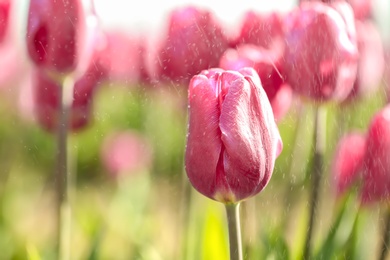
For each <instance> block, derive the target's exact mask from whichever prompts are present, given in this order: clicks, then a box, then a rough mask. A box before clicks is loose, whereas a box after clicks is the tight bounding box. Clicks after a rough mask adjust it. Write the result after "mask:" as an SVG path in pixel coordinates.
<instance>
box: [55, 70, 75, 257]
mask: <svg viewBox="0 0 390 260" xmlns="http://www.w3.org/2000/svg"><path fill="white" fill-rule="evenodd" d="M73 88H74V80H73V77H72V76H67V77H66V78H65V79H64V80H63V82H62V87H61V90H60V102H59V103H60V107H59V119H58V135H57V172H56V174H57V175H56V184H57V189H56V191H57V210H58V212H57V218H58V219H57V225H58V226H57V246H58V249H57V250H58V251H57V253H58V259H60V260H67V259H70V254H69V253H70V220H71V207H70V203H69V185H68V184H69V179H70V173H69V171H68V128H69V113H70V109H71V105H72V100H73Z"/></svg>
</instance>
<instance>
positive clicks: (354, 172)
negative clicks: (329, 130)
mask: <svg viewBox="0 0 390 260" xmlns="http://www.w3.org/2000/svg"><path fill="white" fill-rule="evenodd" d="M365 151H366V138H365V136H364V135H363V134H360V133H350V134H348V135H345V136H344V137H343V138H341V140H340V141H339V143H338V145H337V148H336V152H335V157H334V161H333V177H334V181H335V186H336V191H337V193H338V194H339V195H340V194H342V193H344V192H345V191H346V190H347V189H348V188H349V187H351V185H352V184H353V182H354V181H356V180H357V179H358V178H359V176H360V175H359V173H360V171H361V170H362V167H363V159H364V154H365Z"/></svg>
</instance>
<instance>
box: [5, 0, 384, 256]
mask: <svg viewBox="0 0 390 260" xmlns="http://www.w3.org/2000/svg"><path fill="white" fill-rule="evenodd" d="M373 2H374V5H373V6H374V9H373V10H374V11H373V13H374V16H373V20H374V21H375V24H376V26H377V28H378V30H379V32H380V34H381V37H382V41H383V43H384V46H387V47H388V39H389V37H390V31H389V25H390V21H389V19H390V15H389V13H390V2H388V1H386V0H376V1H373ZM12 3H13V4H14V6H13V9H12V12H13V15H12V19H13V22H12V26H13V27H12V30H11V32H10V34H11V36H10V38H11V39H12V41H11V40H10V41H11V42H6V43H5V44H3V45H2V46H0V53H1V54H0V57H1V58H0V84H1V86H0V118H1V120H2V123H1V124H0V166H1V167H0V259H31V260H39V259H54V256H55V239H54V238H55V233H54V230H55V221H54V216H55V192H54V190H53V185H52V184H53V173H54V171H55V167H56V162H55V156H56V143H55V135H54V134H53V133H51V132H50V131H46V130H45V127H42V125H41V124H40V123H39V122H38V121H39V120H37V115H36V114H35V112H34V111H36V110H35V108H36V106H37V104H35V103H34V102H35V101H34V99H33V98H32V95H33V89H32V85H33V83H32V73H31V66H32V64H31V63H30V61H29V59H28V57H27V52H26V46H25V42H24V39H25V33H26V31H25V30H26V29H25V28H26V22H27V10H28V4H29V2H28V1H27V0H14V1H13V2H12ZM190 4H191V5H196V6H199V7H203V8H207V9H209V10H211V11H212V12H214V13H215V15H216V17H218V19H220V21H221V24H222V25H223V28H224V31H226V32H228V33H234V31H235V30H236V28H237V27H238V26H240V25H241V21H242V18H243V15H244V13H245V12H246V11H248V10H254V11H258V12H260V11H261V12H270V11H280V12H288V11H289V10H291V9H292V8H293V7H294V6H296V5H297V3H296V2H295V1H286V0H278V1H245V2H242V3H238V2H237V1H233V2H231V3H230V2H229V3H228V2H226V1H219V0H218V1H206V0H202V1H196V2H190V1H164V2H161V1H154V0H144V1H141V2H137V3H135V2H133V1H123V0H111V1H105V0H95V8H96V13H97V15H98V17H99V22H100V23H101V25H102V28H103V29H104V30H105V31H108V32H109V31H115V32H117V31H120V32H124V33H125V34H127V35H130V36H131V37H139V36H142V37H151V38H158V37H159V35H161V34H164V33H165V31H166V29H167V19H168V18H167V17H168V15H169V12H170V11H171V10H173V9H174V8H176V7H182V6H186V5H190ZM11 47H12V48H11ZM121 48H124V47H123V45H118V50H119V52H121V51H120V50H122V49H121ZM123 50H124V49H123ZM123 53H124V54H123V55H125V53H126V52H123ZM1 59H2V60H1ZM129 59H131V58H129ZM118 66H119V67H120V66H121V65H118ZM130 68H131V66H130ZM123 73H124V74H126V73H128V74H129V75H130V76H131V75H132V73H134V71H132V70H129V71H128V72H126V71H124V72H123ZM123 73H122V74H120V75H123ZM387 73H389V70H388V69H387ZM388 76H389V75H387V77H388ZM386 82H387V81H386V78H384V79H383V80H381V82H380V86H379V88H378V90H377V91H375V92H373V93H371V94H370V95H367V96H366V97H365V98H364V99H361V100H360V101H359V102H356V103H354V104H353V105H345V106H342V107H341V108H340V106H336V105H334V104H330V105H327V106H326V111H327V112H326V113H327V114H326V115H327V116H326V119H327V129H326V137H327V146H326V159H325V172H326V175H325V177H324V185H323V186H322V187H323V188H322V191H321V193H322V201H321V203H320V205H321V208H320V209H319V212H320V213H319V216H320V221H318V229H317V231H316V234H315V244H316V245H317V246H316V248H317V249H318V248H320V247H321V246H320V245H322V243H323V241H324V239H323V238H324V237H326V235H327V233H328V231H329V229H330V226H331V225H332V223H333V222H334V218H335V215H337V214H336V213H337V212H338V210H337V209H338V207H339V203H340V200H339V199H338V198H337V197H336V194H335V189H334V185H333V182H334V180H333V178H332V176H331V163H332V160H333V154H334V150H335V147H336V144H337V141H338V139H339V137H340V136H341V135H342V133H343V132H345V131H348V130H350V129H357V130H361V131H365V130H366V128H367V125H368V123H369V121H370V119H371V117H372V115H373V114H374V113H375V112H376V111H378V109H379V108H381V107H382V106H383V105H384V104H385V103H387V102H388V101H387V96H386V88H387V83H386ZM91 111H92V116H91V118H90V120H89V124H88V126H87V127H86V128H83V129H82V130H80V131H77V132H74V133H72V134H70V137H69V144H70V145H69V148H70V151H69V159H70V168H71V174H72V178H71V183H72V184H71V198H70V200H71V204H72V213H71V214H72V223H71V237H72V241H71V252H70V254H71V259H146V260H149V259H151V260H152V259H156V260H158V259H194V260H196V259H213V260H215V259H221V260H223V259H228V244H227V230H226V219H225V212H224V208H223V206H222V205H221V204H220V203H217V202H214V201H211V200H209V199H207V198H205V197H203V196H202V195H200V194H198V193H197V192H196V191H194V190H193V189H192V187H191V186H190V184H189V182H188V179H187V177H186V174H185V171H184V165H183V155H184V151H185V143H186V140H185V138H186V130H187V89H186V87H178V86H176V85H174V84H172V85H169V84H165V86H158V87H155V86H149V85H147V84H140V83H137V82H134V81H132V80H131V77H130V78H125V79H124V80H118V79H117V78H115V80H110V78H108V80H104V81H102V82H99V87H98V88H97V89H96V91H94V95H93V103H92V108H91ZM313 111H314V109H313V106H312V105H310V104H309V105H305V106H304V105H302V102H301V100H300V99H299V98H297V97H294V99H293V101H292V105H291V107H290V109H289V111H288V112H287V114H286V115H285V116H284V117H283V118H282V119H281V120H280V121H279V122H278V126H279V129H280V132H281V136H282V139H283V143H284V150H283V152H282V154H281V155H280V157H279V158H278V159H277V161H276V166H275V171H274V174H273V177H272V178H271V181H270V183H269V184H268V186H267V187H266V188H265V190H264V191H263V192H262V193H261V194H259V195H258V196H256V197H255V198H251V199H249V200H248V201H247V202H245V203H244V204H243V206H242V212H241V213H242V221H243V222H242V227H243V239H244V244H245V245H246V247H245V250H244V251H245V252H246V253H245V259H289V258H290V259H296V258H298V256H299V254H300V250H301V248H302V246H303V240H304V235H305V223H306V221H307V216H306V211H307V210H306V207H307V196H308V191H307V184H308V175H309V174H310V173H308V168H309V166H308V165H310V151H311V146H312V141H311V139H312V138H308V136H312V133H313V120H312V118H313V113H314V112H313ZM341 121H342V122H343V124H340V122H341ZM349 207H350V208H351V212H354V211H353V210H355V211H356V207H357V206H356V205H354V204H353V203H352V204H351V205H349ZM364 214H365V215H364V216H363V217H362V218H363V219H366V221H362V224H361V225H362V226H363V227H362V229H363V230H366V232H365V235H364V236H361V237H360V239H361V240H359V243H358V244H359V247H358V249H357V250H359V251H358V252H359V257H357V258H356V259H369V258H370V252H372V249H373V248H375V250H376V245H377V242H378V240H379V236H378V229H380V226H379V224H378V223H380V222H378V221H376V220H377V218H378V217H379V216H380V209H379V208H375V209H374V210H368V211H367V212H366V213H364ZM353 219H354V215H353V214H352V213H351V216H346V217H345V218H344V221H345V223H347V224H345V229H347V230H350V229H352V226H351V225H349V224H348V223H352V222H353ZM373 219H375V221H372V220H373ZM347 233H348V232H347ZM341 239H343V238H341Z"/></svg>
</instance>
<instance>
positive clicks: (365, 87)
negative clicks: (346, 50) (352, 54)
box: [347, 21, 385, 101]
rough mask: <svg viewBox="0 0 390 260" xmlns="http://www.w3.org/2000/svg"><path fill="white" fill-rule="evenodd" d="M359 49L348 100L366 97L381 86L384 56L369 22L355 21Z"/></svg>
mask: <svg viewBox="0 0 390 260" xmlns="http://www.w3.org/2000/svg"><path fill="white" fill-rule="evenodd" d="M356 31H357V40H358V47H359V63H358V71H357V79H356V81H355V84H354V86H353V89H352V91H351V93H350V94H349V96H348V99H347V101H348V100H352V99H354V98H358V97H367V95H370V94H372V93H374V92H375V91H376V90H378V88H379V87H380V85H381V80H382V76H383V72H384V69H385V54H384V49H383V44H382V39H381V37H380V34H379V32H378V29H377V28H376V27H375V25H374V24H373V23H372V22H370V21H364V22H361V21H356Z"/></svg>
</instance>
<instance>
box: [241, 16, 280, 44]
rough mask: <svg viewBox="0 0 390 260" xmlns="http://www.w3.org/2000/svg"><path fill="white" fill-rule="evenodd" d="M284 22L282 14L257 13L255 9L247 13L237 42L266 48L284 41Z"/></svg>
mask: <svg viewBox="0 0 390 260" xmlns="http://www.w3.org/2000/svg"><path fill="white" fill-rule="evenodd" d="M283 37H284V32H283V22H282V18H281V16H280V14H278V13H270V14H257V13H255V12H253V11H250V12H247V13H246V14H245V18H244V22H243V25H242V27H241V32H240V35H239V36H238V38H237V40H236V44H237V45H239V44H242V43H244V44H248V43H249V44H254V45H257V46H260V47H263V48H266V49H270V48H272V47H273V45H274V44H275V43H276V44H280V43H283V42H284V40H283Z"/></svg>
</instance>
